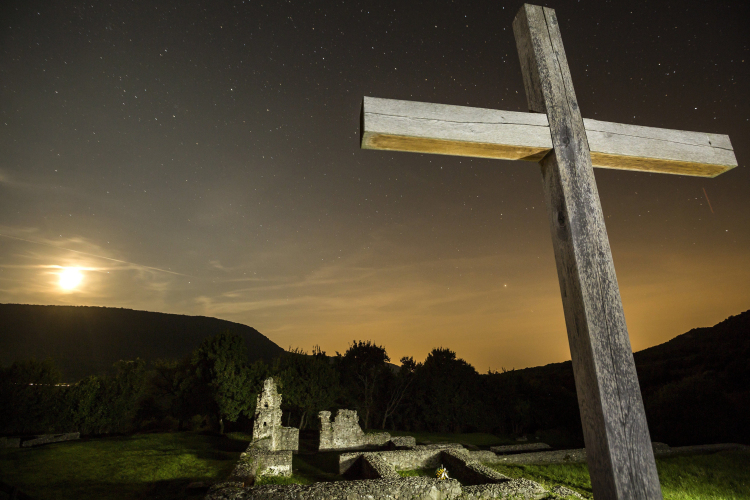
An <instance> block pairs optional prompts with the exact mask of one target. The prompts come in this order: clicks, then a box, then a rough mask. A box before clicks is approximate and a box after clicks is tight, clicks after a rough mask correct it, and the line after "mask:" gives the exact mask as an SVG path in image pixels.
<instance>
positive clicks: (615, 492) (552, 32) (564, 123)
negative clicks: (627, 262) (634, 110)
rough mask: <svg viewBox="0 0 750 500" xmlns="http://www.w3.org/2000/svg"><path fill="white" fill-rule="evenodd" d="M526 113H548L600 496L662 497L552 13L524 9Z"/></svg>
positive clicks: (548, 175) (573, 337)
mask: <svg viewBox="0 0 750 500" xmlns="http://www.w3.org/2000/svg"><path fill="white" fill-rule="evenodd" d="M513 32H514V34H515V37H516V45H517V48H518V55H519V59H520V60H521V69H522V71H523V81H524V87H525V89H526V98H527V101H528V104H529V109H530V111H536V112H539V113H546V114H547V118H548V121H549V126H550V132H551V136H552V145H553V149H552V151H550V153H548V154H547V155H546V156H545V157H544V158H543V159H542V160H541V161H540V165H541V170H542V179H543V182H544V193H545V202H546V205H547V214H548V216H549V222H550V230H551V232H552V245H553V247H554V251H555V261H556V263H557V275H558V278H559V281H560V292H561V294H562V300H563V309H564V311H565V323H566V325H567V330H568V341H569V343H570V352H571V357H572V361H573V371H574V375H575V382H576V392H577V394H578V404H579V407H580V410H581V421H582V424H583V435H584V440H585V442H586V456H587V462H588V466H589V473H590V475H591V484H592V487H593V491H594V497H595V498H597V499H598V500H604V499H607V500H609V499H617V500H625V499H628V500H631V499H638V500H646V499H648V500H656V499H661V498H662V495H661V487H660V485H659V477H658V475H657V471H656V462H655V460H654V453H653V449H652V447H651V438H650V436H649V432H648V426H647V423H646V415H645V412H644V409H643V400H642V397H641V391H640V387H639V385H638V378H637V375H636V371H635V363H634V361H633V352H632V348H631V346H630V340H629V338H628V330H627V326H626V325H625V315H624V313H623V309H622V300H621V299H620V291H619V288H618V286H617V277H616V276H615V268H614V264H613V262H612V252H611V250H610V247H609V240H608V238H607V230H606V228H605V226H604V217H603V215H602V208H601V203H600V202H599V193H598V191H597V188H596V181H595V179H594V170H593V168H592V165H591V154H590V151H589V145H588V140H587V138H586V130H585V128H584V124H583V119H582V118H581V113H580V110H579V108H578V102H577V100H576V97H575V92H574V91H573V82H572V79H571V77H570V70H569V68H568V62H567V59H566V57H565V52H564V50H563V44H562V38H561V36H560V30H559V27H558V24H557V17H556V15H555V11H554V10H552V9H548V8H542V7H539V6H535V5H529V4H525V5H524V6H523V7H521V9H520V10H519V12H518V14H517V15H516V18H515V20H514V21H513Z"/></svg>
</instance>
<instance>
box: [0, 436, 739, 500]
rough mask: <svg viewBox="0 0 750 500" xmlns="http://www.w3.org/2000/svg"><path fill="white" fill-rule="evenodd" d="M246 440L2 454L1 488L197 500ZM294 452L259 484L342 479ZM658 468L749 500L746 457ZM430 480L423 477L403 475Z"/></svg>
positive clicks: (568, 473) (331, 458)
mask: <svg viewBox="0 0 750 500" xmlns="http://www.w3.org/2000/svg"><path fill="white" fill-rule="evenodd" d="M393 434H394V435H398V434H401V433H393ZM404 434H406V433H404ZM410 435H414V436H415V437H416V438H417V441H418V442H425V441H430V442H433V443H439V442H451V441H452V442H460V443H464V444H468V445H473V446H480V447H486V446H490V445H494V444H502V443H506V442H507V440H503V439H501V438H497V437H495V436H492V435H489V434H427V433H425V434H419V433H417V434H414V433H411V434H410ZM249 438H250V436H248V435H246V434H230V435H228V436H224V437H221V436H215V435H210V434H201V433H195V432H182V433H161V434H157V433H154V434H136V435H133V436H123V437H110V438H97V439H83V440H80V441H70V442H66V443H55V444H50V445H46V446H40V447H38V448H22V449H2V450H0V481H3V482H5V483H7V484H10V485H12V486H15V487H18V488H19V489H20V490H21V491H23V492H24V493H26V494H28V495H31V496H32V497H33V498H35V499H38V500H47V499H49V500H52V499H61V500H67V499H77V500H88V499H102V500H110V499H111V500H115V499H123V500H124V499H138V498H156V499H165V500H171V499H183V498H196V499H197V498H203V496H205V493H206V487H203V488H200V487H198V488H196V487H193V488H188V485H190V484H191V483H196V482H204V483H206V484H209V483H212V482H214V481H221V480H224V479H226V478H227V477H228V476H229V474H230V473H231V471H232V469H233V468H234V465H235V463H236V462H237V460H238V459H239V456H240V453H242V452H243V451H244V450H245V449H246V448H247V445H248V442H249ZM300 445H301V446H300V448H301V452H302V453H300V454H298V455H294V462H293V469H294V475H293V476H292V477H291V478H284V479H271V478H261V480H260V483H261V484H262V483H270V482H273V483H277V484H278V483H281V484H286V483H301V484H307V483H311V482H316V481H339V480H341V479H342V478H341V476H339V474H338V453H335V452H329V453H311V450H310V449H311V448H313V447H314V446H313V443H312V442H309V443H308V442H306V440H301V442H300ZM303 445H304V446H303ZM303 448H304V449H305V450H303ZM657 466H658V469H659V478H660V480H661V484H662V491H663V493H664V498H665V500H688V499H690V500H741V499H750V452H748V451H727V452H722V453H716V454H712V455H694V456H681V457H671V458H664V459H657ZM492 467H493V468H495V469H496V470H498V471H499V472H501V473H503V474H505V475H507V476H510V477H524V478H527V479H532V480H534V481H537V482H539V483H541V484H542V485H545V486H547V487H552V486H555V485H564V486H567V487H569V488H571V489H574V490H576V491H578V492H579V493H581V494H583V495H584V496H586V497H588V498H591V483H590V481H589V475H588V470H587V469H586V466H585V465H584V464H565V465H548V466H530V465H529V466H520V465H519V466H514V465H497V466H492ZM449 472H450V471H449ZM434 473H435V471H434V470H421V471H405V472H401V475H404V476H408V475H424V476H432V475H433V474H434Z"/></svg>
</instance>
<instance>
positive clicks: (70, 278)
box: [60, 268, 83, 290]
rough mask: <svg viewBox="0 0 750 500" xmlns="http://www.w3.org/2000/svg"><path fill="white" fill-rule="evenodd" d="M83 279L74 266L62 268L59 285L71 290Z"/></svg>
mask: <svg viewBox="0 0 750 500" xmlns="http://www.w3.org/2000/svg"><path fill="white" fill-rule="evenodd" d="M82 279H83V274H81V272H80V271H79V270H78V269H76V268H68V269H63V270H62V272H61V273H60V287H61V288H63V289H65V290H72V289H73V288H75V287H76V286H78V284H79V283H80V282H81V280H82Z"/></svg>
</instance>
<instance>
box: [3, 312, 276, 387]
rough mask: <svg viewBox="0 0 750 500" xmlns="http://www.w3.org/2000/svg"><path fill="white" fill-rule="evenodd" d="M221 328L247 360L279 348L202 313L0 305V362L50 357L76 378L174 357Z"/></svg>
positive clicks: (267, 356) (253, 331)
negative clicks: (123, 363)
mask: <svg viewBox="0 0 750 500" xmlns="http://www.w3.org/2000/svg"><path fill="white" fill-rule="evenodd" d="M226 330H231V331H234V332H235V333H237V334H239V335H241V336H242V337H243V338H244V339H245V344H246V345H247V351H248V357H249V359H250V361H255V360H257V359H266V360H270V359H272V358H274V357H276V356H278V355H280V354H281V353H283V352H284V349H282V348H281V347H279V346H278V345H276V344H275V343H273V342H272V341H271V340H269V339H268V338H267V337H266V336H264V335H263V334H261V333H260V332H258V331H257V330H256V329H254V328H251V327H249V326H246V325H242V324H240V323H233V322H231V321H225V320H222V319H216V318H208V317H205V316H186V315H181V314H165V313H157V312H147V311H134V310H132V309H122V308H112V307H89V306H44V305H27V304H0V365H9V364H10V363H12V362H13V361H15V360H19V359H27V358H32V357H33V358H36V359H44V358H46V357H48V356H49V357H52V358H53V359H54V360H55V364H56V366H57V367H58V368H59V369H60V370H61V372H62V374H63V379H64V380H67V381H75V380H79V379H80V378H82V377H85V376H87V375H90V374H96V373H101V372H104V371H107V370H108V369H110V368H111V366H112V364H113V363H114V362H116V361H118V360H120V359H135V358H137V357H140V358H142V359H146V360H154V359H157V358H168V359H179V358H182V357H184V356H186V355H187V354H188V353H190V352H191V351H192V350H193V349H195V348H196V347H197V346H198V345H199V344H200V342H201V341H202V340H203V339H204V338H206V337H210V336H212V335H215V334H217V333H221V332H223V331H226Z"/></svg>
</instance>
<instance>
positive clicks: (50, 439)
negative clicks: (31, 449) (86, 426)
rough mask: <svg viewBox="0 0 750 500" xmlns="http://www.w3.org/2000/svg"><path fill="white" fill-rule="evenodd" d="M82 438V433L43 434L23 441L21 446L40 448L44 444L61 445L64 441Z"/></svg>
mask: <svg viewBox="0 0 750 500" xmlns="http://www.w3.org/2000/svg"><path fill="white" fill-rule="evenodd" d="M80 438H81V433H80V432H67V433H65V434H42V435H39V436H34V437H33V438H31V439H25V440H22V441H21V446H23V447H27V446H39V445H42V444H49V443H60V442H62V441H73V440H75V439H80Z"/></svg>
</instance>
